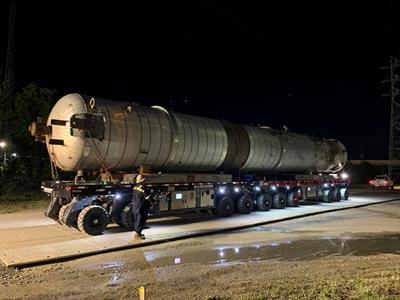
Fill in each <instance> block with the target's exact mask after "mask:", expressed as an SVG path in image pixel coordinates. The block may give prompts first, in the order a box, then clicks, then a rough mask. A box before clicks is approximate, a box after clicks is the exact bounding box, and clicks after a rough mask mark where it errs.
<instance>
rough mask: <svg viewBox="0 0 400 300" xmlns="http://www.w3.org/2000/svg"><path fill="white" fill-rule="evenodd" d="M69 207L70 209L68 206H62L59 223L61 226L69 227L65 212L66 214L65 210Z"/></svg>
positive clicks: (59, 212)
mask: <svg viewBox="0 0 400 300" xmlns="http://www.w3.org/2000/svg"><path fill="white" fill-rule="evenodd" d="M68 207H69V205H68V204H66V205H63V206H61V208H60V210H59V211H58V222H59V223H60V224H61V225H67V224H66V223H65V222H64V212H65V210H66V209H67V208H68Z"/></svg>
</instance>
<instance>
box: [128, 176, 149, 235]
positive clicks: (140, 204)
mask: <svg viewBox="0 0 400 300" xmlns="http://www.w3.org/2000/svg"><path fill="white" fill-rule="evenodd" d="M144 180H145V178H143V177H142V175H140V174H139V175H138V176H136V184H135V187H134V188H133V197H132V213H133V218H134V224H135V226H134V228H135V229H134V230H135V233H134V238H137V239H142V240H144V239H145V236H144V234H142V230H143V228H144V226H145V225H146V221H147V217H148V213H149V208H150V205H149V196H146V194H145V191H144V186H143V184H142V183H143V181H144Z"/></svg>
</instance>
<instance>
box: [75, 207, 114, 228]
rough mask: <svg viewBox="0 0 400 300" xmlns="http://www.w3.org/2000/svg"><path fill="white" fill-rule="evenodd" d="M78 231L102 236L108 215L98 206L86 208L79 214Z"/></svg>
mask: <svg viewBox="0 0 400 300" xmlns="http://www.w3.org/2000/svg"><path fill="white" fill-rule="evenodd" d="M77 224H78V229H79V230H80V231H82V232H85V233H87V234H90V235H99V234H102V233H103V231H104V229H105V228H106V226H107V224H108V214H107V211H106V210H105V209H104V207H101V206H99V205H89V206H86V207H85V208H84V209H82V211H81V212H80V213H79V216H78V222H77Z"/></svg>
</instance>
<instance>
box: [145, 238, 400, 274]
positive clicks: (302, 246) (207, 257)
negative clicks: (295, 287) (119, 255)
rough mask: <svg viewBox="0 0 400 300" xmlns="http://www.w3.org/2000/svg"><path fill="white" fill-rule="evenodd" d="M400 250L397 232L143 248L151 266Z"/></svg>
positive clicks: (283, 259)
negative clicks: (167, 250) (174, 249)
mask: <svg viewBox="0 0 400 300" xmlns="http://www.w3.org/2000/svg"><path fill="white" fill-rule="evenodd" d="M389 253H390V254H399V255H400V235H390V236H389V235H388V236H384V237H373V238H372V237H371V238H361V237H360V238H337V237H336V238H331V237H325V238H322V239H315V240H296V241H291V240H284V241H282V240H280V241H279V242H276V243H269V244H264V245H262V244H257V245H251V246H236V247H232V246H231V245H230V246H229V247H223V246H221V247H218V248H213V249H209V250H204V251H201V250H200V251H195V252H192V253H184V254H182V255H180V256H163V253H162V252H159V251H156V252H145V253H144V254H145V257H146V260H147V262H148V263H150V264H151V265H152V266H154V267H165V266H170V265H179V264H189V263H203V264H230V263H238V262H248V261H260V260H275V261H276V260H277V261H295V260H313V259H317V258H321V257H327V256H346V255H353V256H368V255H377V254H389Z"/></svg>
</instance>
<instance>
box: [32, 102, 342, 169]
mask: <svg viewBox="0 0 400 300" xmlns="http://www.w3.org/2000/svg"><path fill="white" fill-rule="evenodd" d="M45 127H46V128H45V129H43V130H41V131H40V132H38V131H37V132H35V134H36V136H37V138H38V139H40V140H42V141H45V142H46V145H47V149H48V152H49V155H50V159H51V160H52V161H53V162H54V164H55V165H56V166H57V167H58V168H60V169H62V170H65V171H78V170H86V171H90V170H97V169H99V168H100V167H106V168H109V169H111V170H118V171H126V172H129V171H132V170H133V169H134V168H137V167H139V166H142V165H146V166H149V167H150V168H151V169H153V170H155V171H158V170H160V171H175V172H215V171H228V170H235V169H241V170H243V171H249V172H265V173H282V172H297V173H299V172H301V173H302V172H337V171H339V170H341V169H342V168H343V167H344V165H345V163H346V161H347V152H346V148H345V147H344V146H343V145H342V144H341V143H340V142H339V141H336V140H326V139H315V138H310V137H308V136H305V135H300V134H294V133H289V132H284V131H277V130H273V129H269V128H259V127H251V126H246V125H235V124H231V123H229V122H226V121H218V120H213V119H208V118H202V117H196V116H190V115H185V114H180V113H174V112H169V111H167V110H165V109H163V108H162V107H158V106H155V107H151V108H149V107H145V106H141V105H139V104H136V103H129V102H115V101H110V100H105V99H101V98H91V97H87V96H82V95H80V94H69V95H66V96H64V97H62V98H61V99H60V100H59V101H58V102H57V103H56V104H55V106H54V107H53V109H52V111H51V113H50V115H49V118H48V120H47V123H46V126H45ZM38 135H41V136H40V137H38Z"/></svg>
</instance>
